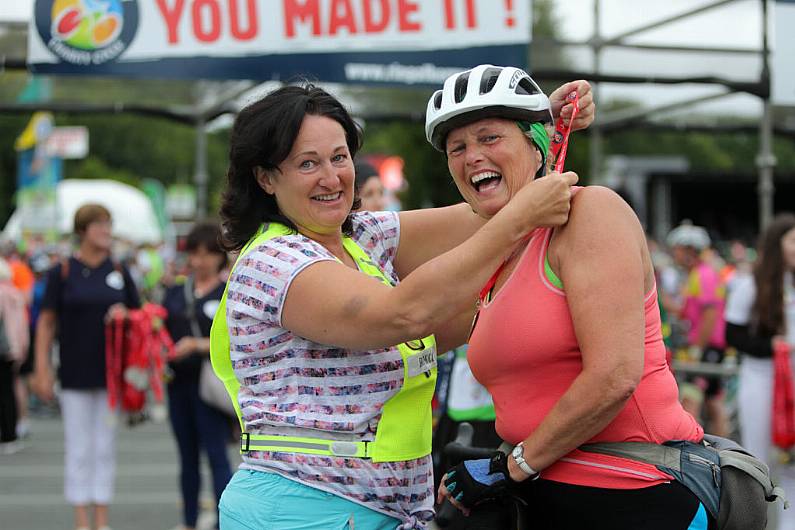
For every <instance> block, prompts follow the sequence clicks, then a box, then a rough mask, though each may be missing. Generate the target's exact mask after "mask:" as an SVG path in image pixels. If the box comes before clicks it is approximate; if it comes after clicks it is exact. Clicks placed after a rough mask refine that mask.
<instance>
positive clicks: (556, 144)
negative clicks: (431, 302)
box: [469, 90, 580, 338]
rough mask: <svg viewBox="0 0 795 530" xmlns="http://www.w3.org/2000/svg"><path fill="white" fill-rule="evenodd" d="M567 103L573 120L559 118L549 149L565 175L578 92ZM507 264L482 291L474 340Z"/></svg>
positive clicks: (568, 97) (557, 170)
mask: <svg viewBox="0 0 795 530" xmlns="http://www.w3.org/2000/svg"><path fill="white" fill-rule="evenodd" d="M566 101H569V102H571V104H572V105H573V106H574V108H573V109H572V111H571V119H570V120H569V124H568V125H564V123H563V118H561V117H558V120H557V121H556V122H555V135H554V136H553V137H552V142H551V145H550V147H549V151H550V154H551V155H552V157H553V158H554V159H555V172H556V173H563V164H564V163H565V162H566V153H567V152H568V148H569V135H571V124H572V123H573V122H574V118H576V117H577V113H578V112H580V96H579V94H577V91H576V90H573V91H572V92H570V93H569V95H568V96H566ZM506 263H507V262H503V263H502V264H501V265H500V266H499V267H498V268H497V270H496V271H495V272H494V274H492V275H491V278H489V281H487V282H486V285H484V286H483V289H481V290H480V295H479V296H478V301H477V308H476V311H475V317H474V318H473V319H472V327H471V328H470V330H469V338H472V333H473V332H474V331H475V325H476V324H477V323H478V317H479V316H480V310H481V308H482V307H483V304H484V303H485V302H486V299H487V298H488V297H489V295H490V294H491V291H492V290H493V289H494V285H495V284H496V283H497V278H499V276H500V274H501V273H502V271H503V269H504V268H505V264H506Z"/></svg>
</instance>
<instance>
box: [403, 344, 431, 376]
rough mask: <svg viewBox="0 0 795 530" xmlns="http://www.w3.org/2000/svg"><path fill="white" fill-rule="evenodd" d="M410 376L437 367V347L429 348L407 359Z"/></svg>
mask: <svg viewBox="0 0 795 530" xmlns="http://www.w3.org/2000/svg"><path fill="white" fill-rule="evenodd" d="M406 363H407V365H408V372H409V377H416V376H418V375H420V374H424V373H428V372H430V371H431V370H433V369H434V368H436V348H428V349H426V350H424V351H422V352H420V353H418V354H417V355H412V356H411V357H409V358H408V359H406Z"/></svg>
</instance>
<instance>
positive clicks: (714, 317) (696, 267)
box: [666, 222, 730, 437]
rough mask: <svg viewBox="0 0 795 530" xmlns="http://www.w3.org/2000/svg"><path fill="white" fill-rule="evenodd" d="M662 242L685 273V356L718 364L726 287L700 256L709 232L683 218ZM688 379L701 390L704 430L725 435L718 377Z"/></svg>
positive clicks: (691, 407) (691, 406)
mask: <svg viewBox="0 0 795 530" xmlns="http://www.w3.org/2000/svg"><path fill="white" fill-rule="evenodd" d="M666 242H667V243H668V246H669V247H670V248H671V250H672V253H673V259H674V262H675V263H676V264H677V266H679V267H680V268H681V269H682V270H683V271H684V273H685V275H686V276H685V277H684V278H685V280H684V284H683V285H682V288H681V296H680V299H681V306H680V307H679V311H678V313H679V318H680V319H681V320H682V321H684V322H685V323H686V324H687V325H688V330H687V343H688V347H689V352H688V357H689V358H690V359H692V360H699V361H701V362H704V363H713V364H720V363H721V362H722V361H723V357H724V353H725V350H726V337H725V334H726V322H725V320H724V317H723V312H724V307H725V302H726V287H725V285H724V284H723V282H722V281H721V279H720V275H719V273H718V271H717V270H716V269H715V268H714V267H713V266H712V265H711V264H710V263H709V262H707V261H706V260H704V259H703V258H702V254H703V253H704V252H705V251H706V250H707V249H709V247H710V244H711V241H710V237H709V234H707V231H706V230H705V229H704V228H702V227H700V226H694V225H693V224H691V223H689V222H683V223H682V224H680V225H679V226H678V227H676V228H674V229H673V230H672V231H671V232H670V233H669V234H668V237H667V240H666ZM691 383H693V384H695V385H697V386H699V387H700V388H701V390H702V391H703V393H704V408H705V412H706V430H707V432H710V433H712V434H716V435H718V436H723V437H728V436H729V434H730V433H729V430H730V429H729V418H728V414H727V412H726V404H725V395H724V389H723V381H722V379H721V378H720V377H719V376H707V377H704V376H698V377H696V378H694V379H692V380H691ZM684 404H685V405H686V408H687V409H688V412H690V413H691V414H693V416H695V417H696V418H698V417H699V416H700V410H699V407H698V406H697V405H698V403H697V402H695V401H690V400H684Z"/></svg>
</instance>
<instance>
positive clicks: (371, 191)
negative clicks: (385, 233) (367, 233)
mask: <svg viewBox="0 0 795 530" xmlns="http://www.w3.org/2000/svg"><path fill="white" fill-rule="evenodd" d="M354 169H355V170H356V191H357V193H358V195H359V198H360V199H361V201H362V206H361V210H362V211H364V212H380V211H383V210H386V201H385V200H384V184H383V183H382V182H381V176H380V175H379V174H378V171H376V169H375V168H374V167H373V166H372V165H371V164H368V163H367V162H356V163H355V164H354Z"/></svg>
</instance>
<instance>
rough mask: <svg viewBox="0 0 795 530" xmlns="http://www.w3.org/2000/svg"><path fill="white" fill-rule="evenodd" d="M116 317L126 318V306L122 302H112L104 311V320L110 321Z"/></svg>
mask: <svg viewBox="0 0 795 530" xmlns="http://www.w3.org/2000/svg"><path fill="white" fill-rule="evenodd" d="M116 318H127V307H126V306H125V305H124V304H113V305H112V306H110V307H109V308H108V312H107V313H105V322H111V321H113V320H115V319H116Z"/></svg>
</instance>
